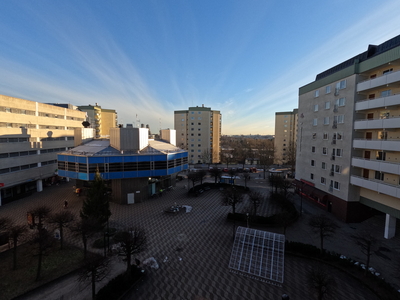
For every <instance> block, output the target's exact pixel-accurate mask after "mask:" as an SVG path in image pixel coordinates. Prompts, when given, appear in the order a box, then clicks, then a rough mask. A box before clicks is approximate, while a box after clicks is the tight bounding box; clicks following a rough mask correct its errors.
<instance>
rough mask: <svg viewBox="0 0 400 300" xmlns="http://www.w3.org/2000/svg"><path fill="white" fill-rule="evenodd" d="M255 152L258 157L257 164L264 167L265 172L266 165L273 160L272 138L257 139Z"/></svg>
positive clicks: (270, 163)
mask: <svg viewBox="0 0 400 300" xmlns="http://www.w3.org/2000/svg"><path fill="white" fill-rule="evenodd" d="M257 153H258V159H259V165H260V166H261V167H262V168H263V169H264V179H265V172H266V169H267V167H268V166H270V165H272V163H273V162H274V154H275V148H274V142H273V141H272V140H259V141H258V143H257Z"/></svg>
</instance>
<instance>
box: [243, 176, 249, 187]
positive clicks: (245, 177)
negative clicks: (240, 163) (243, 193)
mask: <svg viewBox="0 0 400 300" xmlns="http://www.w3.org/2000/svg"><path fill="white" fill-rule="evenodd" d="M243 179H244V187H245V188H246V189H247V181H249V180H250V174H249V173H248V172H245V173H243Z"/></svg>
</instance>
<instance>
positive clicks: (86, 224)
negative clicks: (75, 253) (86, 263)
mask: <svg viewBox="0 0 400 300" xmlns="http://www.w3.org/2000/svg"><path fill="white" fill-rule="evenodd" d="M101 229H102V226H101V224H100V223H99V222H98V221H97V220H96V219H93V218H88V219H81V220H80V221H79V222H77V223H75V224H74V225H73V226H72V227H71V230H72V231H73V232H75V233H76V234H77V235H79V236H80V237H81V238H82V243H83V258H84V259H86V257H87V242H88V239H89V238H90V237H91V236H93V235H94V234H95V233H96V232H99V231H100V230H101Z"/></svg>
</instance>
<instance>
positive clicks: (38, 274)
mask: <svg viewBox="0 0 400 300" xmlns="http://www.w3.org/2000/svg"><path fill="white" fill-rule="evenodd" d="M39 247H41V246H40V245H39ZM42 256H43V251H42V250H41V249H40V250H39V255H38V268H37V273H36V281H39V279H40V272H41V271H42Z"/></svg>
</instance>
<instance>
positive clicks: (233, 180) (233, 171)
mask: <svg viewBox="0 0 400 300" xmlns="http://www.w3.org/2000/svg"><path fill="white" fill-rule="evenodd" d="M237 173H238V172H237V170H234V169H233V168H231V169H229V170H228V174H229V177H230V178H231V181H232V185H233V183H234V182H235V177H236V175H237Z"/></svg>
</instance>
